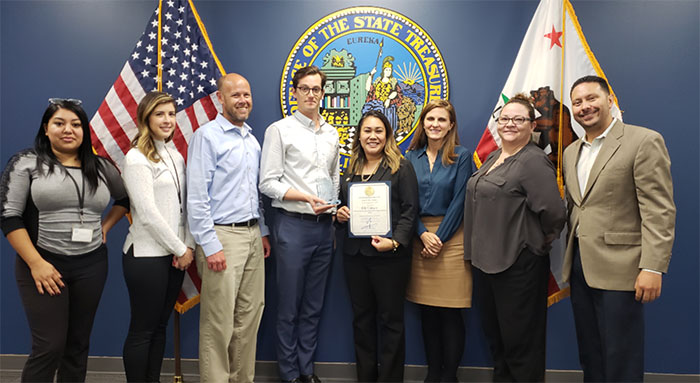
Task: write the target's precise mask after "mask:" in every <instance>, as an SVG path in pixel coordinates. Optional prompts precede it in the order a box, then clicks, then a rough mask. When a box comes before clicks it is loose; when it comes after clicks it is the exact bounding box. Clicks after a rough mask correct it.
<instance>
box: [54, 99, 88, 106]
mask: <svg viewBox="0 0 700 383" xmlns="http://www.w3.org/2000/svg"><path fill="white" fill-rule="evenodd" d="M66 102H67V103H69V104H73V105H75V106H80V105H82V104H83V101H82V100H78V99H77V98H58V97H53V98H50V99H49V104H51V105H58V104H62V103H66Z"/></svg>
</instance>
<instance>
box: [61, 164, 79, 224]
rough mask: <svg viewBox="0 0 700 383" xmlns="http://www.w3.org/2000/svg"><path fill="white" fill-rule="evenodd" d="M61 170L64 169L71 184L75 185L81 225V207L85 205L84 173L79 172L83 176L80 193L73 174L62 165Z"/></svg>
mask: <svg viewBox="0 0 700 383" xmlns="http://www.w3.org/2000/svg"><path fill="white" fill-rule="evenodd" d="M61 166H63V165H61ZM63 170H65V171H66V174H67V175H68V177H70V179H71V181H73V185H75V192H76V193H77V194H78V206H80V224H81V225H82V224H83V208H84V206H85V174H82V172H81V174H82V176H83V177H82V178H83V190H82V193H81V190H80V188H79V187H78V181H76V180H75V178H73V175H71V174H70V172H69V171H68V169H67V168H66V167H65V166H63Z"/></svg>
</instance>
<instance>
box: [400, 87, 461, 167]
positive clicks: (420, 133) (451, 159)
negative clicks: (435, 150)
mask: <svg viewBox="0 0 700 383" xmlns="http://www.w3.org/2000/svg"><path fill="white" fill-rule="evenodd" d="M437 108H442V109H445V110H446V111H447V113H448V114H449V115H450V122H451V123H452V124H453V125H452V129H450V131H449V132H447V135H446V136H445V139H444V141H443V142H442V164H443V165H444V166H448V165H452V164H454V163H455V160H456V159H457V157H459V155H457V153H455V147H456V146H457V145H459V134H457V112H455V108H454V106H452V103H451V102H449V101H447V100H442V99H435V100H430V102H429V103H428V104H427V105H426V106H425V108H423V111H421V112H420V117H419V119H418V126H417V127H416V131H415V133H413V139H412V140H411V144H410V145H408V150H416V149H421V148H424V147H426V146H427V145H428V136H427V135H426V134H425V128H424V125H423V121H425V116H426V115H427V114H428V113H430V111H432V110H433V109H437Z"/></svg>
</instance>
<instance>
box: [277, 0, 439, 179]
mask: <svg viewBox="0 0 700 383" xmlns="http://www.w3.org/2000/svg"><path fill="white" fill-rule="evenodd" d="M308 65H316V66H318V67H319V68H321V70H322V71H323V72H324V73H325V74H326V76H327V78H328V80H327V81H326V86H325V88H324V92H325V93H324V97H323V100H321V115H322V116H323V118H324V119H325V120H326V121H327V122H328V123H330V124H332V125H333V126H335V128H336V129H337V130H338V135H339V136H340V154H341V158H340V168H341V171H344V170H345V168H346V167H347V165H348V162H349V160H350V147H351V144H352V140H353V139H354V137H355V128H356V126H357V122H358V121H359V120H360V117H362V114H363V113H365V112H367V111H368V110H373V109H379V110H381V111H382V112H384V114H385V115H386V116H387V118H388V119H389V122H390V123H391V126H392V129H393V130H394V136H395V137H396V142H397V143H398V144H399V147H400V148H401V151H402V152H404V151H405V150H406V149H407V148H408V144H409V143H410V142H411V138H412V137H413V132H414V131H415V128H416V126H417V124H418V117H419V116H420V113H421V111H422V110H423V106H424V105H425V104H427V103H428V102H429V101H430V100H433V99H439V98H443V99H447V98H448V95H449V83H448V80H447V69H446V68H445V63H444V61H443V59H442V54H441V53H440V51H439V50H438V48H437V45H436V44H435V42H434V41H433V39H431V38H430V36H429V35H428V33H427V32H426V31H425V30H423V28H421V27H420V26H418V24H416V23H415V22H414V21H412V20H410V19H409V18H407V17H406V16H404V15H402V14H400V13H397V12H394V11H391V10H388V9H385V8H379V7H352V8H346V9H343V10H340V11H337V12H334V13H332V14H330V15H328V16H325V17H323V18H322V19H321V20H319V21H317V22H316V23H314V24H313V25H312V26H311V27H309V28H308V29H307V30H306V31H305V32H304V33H303V35H302V36H301V37H300V38H299V40H297V42H296V44H294V47H293V48H292V50H291V52H290V53H289V56H288V57H287V61H286V63H285V65H284V70H283V72H282V80H281V82H280V101H281V106H282V113H283V114H284V115H285V116H288V115H291V114H292V113H294V111H296V109H297V101H296V99H295V98H294V96H292V93H291V89H292V77H293V75H294V73H295V72H296V70H297V69H299V68H302V67H305V66H308Z"/></svg>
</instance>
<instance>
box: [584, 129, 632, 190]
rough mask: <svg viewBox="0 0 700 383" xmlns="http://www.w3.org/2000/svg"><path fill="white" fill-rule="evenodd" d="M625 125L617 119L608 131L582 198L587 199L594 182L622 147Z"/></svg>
mask: <svg viewBox="0 0 700 383" xmlns="http://www.w3.org/2000/svg"><path fill="white" fill-rule="evenodd" d="M623 127H624V124H623V123H622V122H621V121H620V120H617V121H615V125H613V127H612V129H610V133H608V135H607V136H606V137H605V140H604V141H603V146H602V147H601V148H600V152H598V157H596V159H595V162H594V163H593V167H592V168H591V174H589V175H588V181H587V182H586V190H584V192H583V196H582V199H585V198H586V196H588V193H589V192H590V191H591V188H592V187H593V184H595V182H596V180H597V179H598V176H599V175H600V172H601V171H602V170H603V168H604V167H605V165H606V164H607V163H608V161H610V158H612V156H613V154H615V152H616V151H617V149H618V148H619V147H620V141H619V138H620V137H622V134H623V130H624V129H623Z"/></svg>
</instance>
